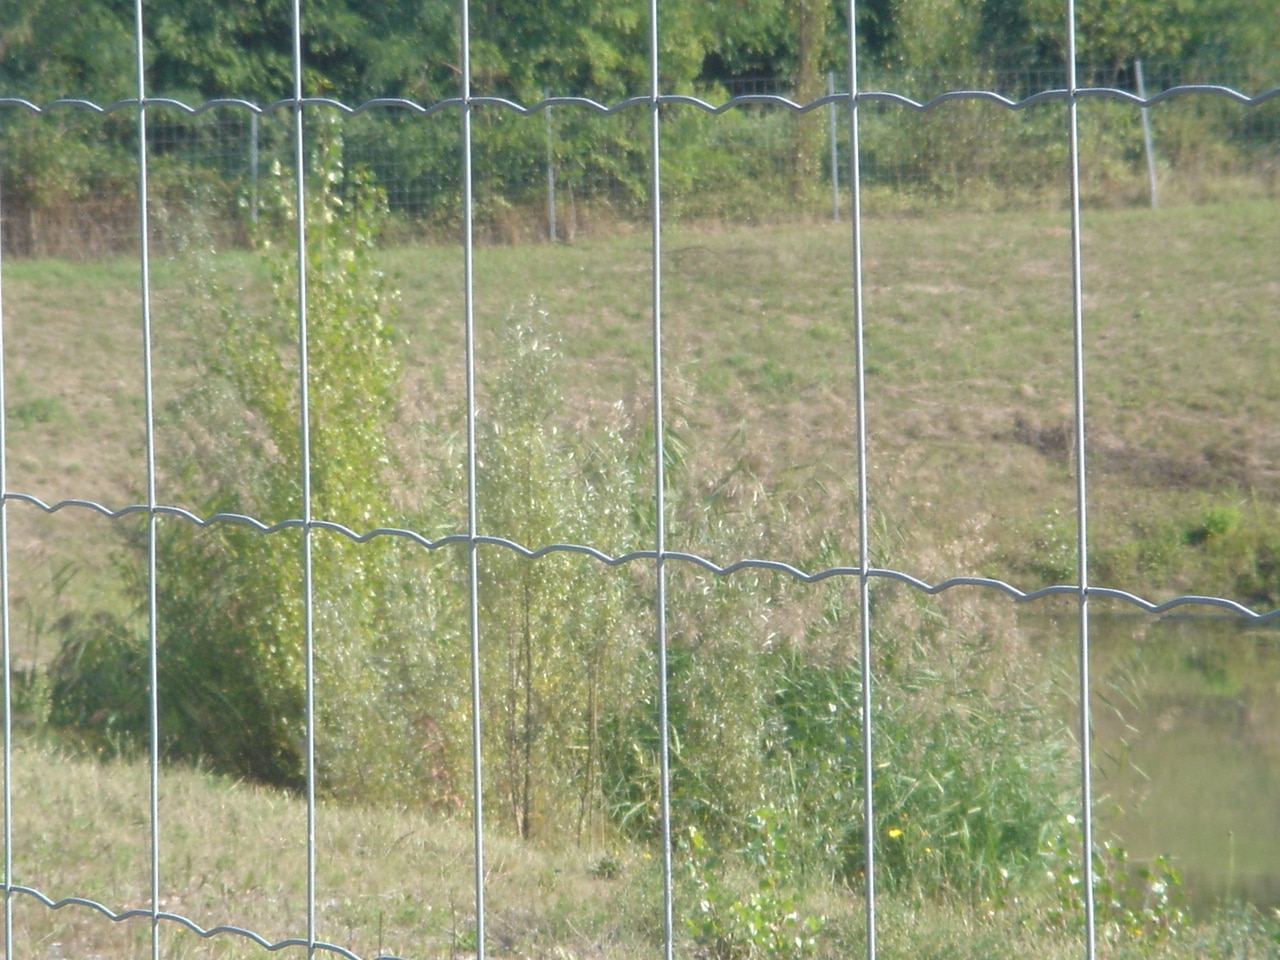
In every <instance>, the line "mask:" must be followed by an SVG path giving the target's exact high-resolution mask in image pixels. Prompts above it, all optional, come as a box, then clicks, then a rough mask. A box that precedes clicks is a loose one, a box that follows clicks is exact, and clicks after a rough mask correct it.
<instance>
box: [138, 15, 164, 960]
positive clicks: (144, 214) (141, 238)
mask: <svg viewBox="0 0 1280 960" xmlns="http://www.w3.org/2000/svg"><path fill="white" fill-rule="evenodd" d="M142 26H143V21H142V0H135V3H134V30H135V36H134V46H135V54H136V57H137V61H136V64H137V72H138V78H137V79H138V267H139V274H140V276H139V286H140V293H141V297H142V305H141V308H142V390H143V410H144V416H145V418H146V425H145V426H146V467H147V671H148V677H147V686H148V690H147V699H148V703H147V711H148V723H149V726H150V729H149V731H148V735H149V737H150V741H151V750H150V754H151V755H150V758H149V763H148V774H149V785H148V789H149V793H150V802H151V809H150V830H151V838H150V840H151V960H160V668H159V659H160V655H159V646H158V643H157V628H158V616H159V610H158V607H157V597H156V580H157V576H158V570H157V569H156V523H157V519H158V518H157V514H156V504H157V501H156V437H155V391H154V379H153V376H152V364H151V237H150V236H149V234H150V220H149V218H148V211H147V201H148V198H149V189H148V188H149V181H148V176H147V172H148V171H147V66H146V59H145V56H144V46H143V29H142Z"/></svg>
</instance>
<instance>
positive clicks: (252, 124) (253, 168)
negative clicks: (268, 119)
mask: <svg viewBox="0 0 1280 960" xmlns="http://www.w3.org/2000/svg"><path fill="white" fill-rule="evenodd" d="M249 221H250V222H251V223H257V222H258V115H257V114H256V113H251V114H249Z"/></svg>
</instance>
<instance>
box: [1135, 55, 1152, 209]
mask: <svg viewBox="0 0 1280 960" xmlns="http://www.w3.org/2000/svg"><path fill="white" fill-rule="evenodd" d="M1133 73H1134V79H1136V80H1137V81H1138V96H1140V97H1141V98H1142V99H1143V100H1146V99H1147V85H1146V84H1145V83H1144V82H1143V80H1142V60H1141V59H1140V58H1139V59H1137V60H1134V61H1133ZM1142 142H1143V145H1144V146H1145V147H1146V151H1147V181H1148V182H1149V183H1150V184H1151V209H1152V210H1154V209H1156V205H1157V204H1156V149H1155V144H1154V142H1153V138H1152V136H1151V108H1150V107H1148V106H1146V105H1145V104H1144V105H1143V107H1142Z"/></svg>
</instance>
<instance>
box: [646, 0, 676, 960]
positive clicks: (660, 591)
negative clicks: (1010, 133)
mask: <svg viewBox="0 0 1280 960" xmlns="http://www.w3.org/2000/svg"><path fill="white" fill-rule="evenodd" d="M658 50H659V47H658V0H649V144H650V152H651V157H650V164H651V167H650V172H649V175H650V181H649V192H650V204H651V206H650V213H649V216H650V226H651V228H652V257H653V261H652V268H651V274H652V282H653V290H652V308H653V500H654V512H655V517H656V522H655V524H654V550H655V552H656V557H655V559H654V574H655V583H654V616H655V625H654V629H655V642H656V644H657V648H658V658H657V659H658V757H659V761H658V762H659V773H660V779H661V781H662V782H661V786H660V802H661V805H662V809H661V811H660V814H659V815H660V817H661V824H660V830H661V834H662V940H663V950H664V956H665V958H666V960H672V958H673V956H674V954H675V890H674V884H673V881H672V863H671V747H670V739H671V738H670V730H669V729H668V727H669V711H668V700H667V694H668V690H667V681H668V677H667V566H666V551H667V521H666V513H667V509H666V485H667V478H666V450H665V448H666V440H665V435H664V432H663V407H662V164H661V159H662V141H661V129H660V126H661V122H662V112H661V104H660V103H659V100H658V95H659V93H660V92H661V91H660V90H659V86H658V83H659V78H658Z"/></svg>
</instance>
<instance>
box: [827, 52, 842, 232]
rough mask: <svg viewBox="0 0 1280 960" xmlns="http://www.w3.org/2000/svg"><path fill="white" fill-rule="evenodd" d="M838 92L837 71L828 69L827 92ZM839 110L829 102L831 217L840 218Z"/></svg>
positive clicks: (831, 93) (832, 93)
mask: <svg viewBox="0 0 1280 960" xmlns="http://www.w3.org/2000/svg"><path fill="white" fill-rule="evenodd" d="M835 92H836V75H835V71H833V70H828V71H827V94H828V96H834V95H835ZM838 116H839V112H838V111H837V110H836V102H835V101H834V100H832V101H831V102H830V103H828V104H827V126H828V127H829V129H830V131H831V219H832V220H839V219H840V153H839V150H837V149H836V141H837V139H838V137H837V131H836V122H837V117H838Z"/></svg>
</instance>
